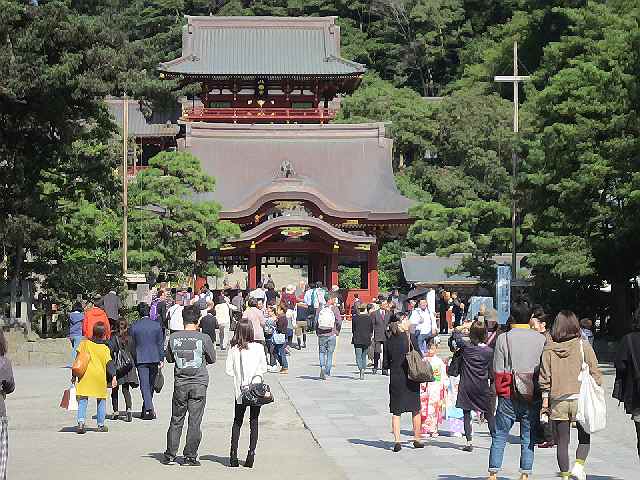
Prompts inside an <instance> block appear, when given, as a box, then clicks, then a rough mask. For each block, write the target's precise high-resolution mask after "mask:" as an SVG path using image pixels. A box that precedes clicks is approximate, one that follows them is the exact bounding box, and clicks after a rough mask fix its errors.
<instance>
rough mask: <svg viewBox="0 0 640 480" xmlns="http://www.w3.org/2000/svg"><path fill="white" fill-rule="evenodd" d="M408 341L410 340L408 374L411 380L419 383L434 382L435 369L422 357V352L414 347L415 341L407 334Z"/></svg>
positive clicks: (407, 356)
mask: <svg viewBox="0 0 640 480" xmlns="http://www.w3.org/2000/svg"><path fill="white" fill-rule="evenodd" d="M407 341H408V342H409V352H408V353H407V355H406V359H407V366H408V368H407V376H408V377H409V380H412V381H414V382H417V383H427V382H433V369H432V368H431V363H430V362H425V361H424V360H423V359H422V355H421V354H420V352H418V351H416V350H415V349H414V348H413V342H412V341H411V338H410V337H409V335H407Z"/></svg>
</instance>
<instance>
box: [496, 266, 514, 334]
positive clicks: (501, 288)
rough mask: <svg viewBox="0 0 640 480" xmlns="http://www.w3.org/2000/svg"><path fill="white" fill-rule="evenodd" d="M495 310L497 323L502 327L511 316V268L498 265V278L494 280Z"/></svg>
mask: <svg viewBox="0 0 640 480" xmlns="http://www.w3.org/2000/svg"><path fill="white" fill-rule="evenodd" d="M496 309H497V310H498V323H499V324H500V325H504V324H506V323H507V320H508V319H509V315H510V314H511V266H510V265H498V278H497V280H496Z"/></svg>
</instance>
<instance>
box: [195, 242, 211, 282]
mask: <svg viewBox="0 0 640 480" xmlns="http://www.w3.org/2000/svg"><path fill="white" fill-rule="evenodd" d="M207 260H209V251H208V250H207V249H206V248H205V247H198V249H197V250H196V261H197V262H204V263H206V262H207ZM205 283H207V277H196V281H195V285H194V286H195V291H196V292H199V291H200V289H201V288H202V286H203V285H204V284H205Z"/></svg>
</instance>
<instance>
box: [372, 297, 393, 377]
mask: <svg viewBox="0 0 640 480" xmlns="http://www.w3.org/2000/svg"><path fill="white" fill-rule="evenodd" d="M389 317H390V315H389V305H388V303H387V302H386V301H384V302H382V305H380V308H379V309H378V310H376V311H375V312H373V313H372V314H371V320H372V322H373V374H374V375H375V374H376V373H378V365H380V355H381V354H382V351H383V350H384V344H385V343H386V341H387V327H388V326H389ZM382 374H383V375H388V374H389V372H388V371H387V370H385V369H383V370H382Z"/></svg>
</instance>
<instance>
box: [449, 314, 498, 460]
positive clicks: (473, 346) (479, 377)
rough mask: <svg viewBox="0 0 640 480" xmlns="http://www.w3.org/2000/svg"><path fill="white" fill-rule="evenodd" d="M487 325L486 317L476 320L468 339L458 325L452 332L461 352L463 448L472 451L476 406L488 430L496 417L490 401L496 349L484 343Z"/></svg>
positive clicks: (454, 341)
mask: <svg viewBox="0 0 640 480" xmlns="http://www.w3.org/2000/svg"><path fill="white" fill-rule="evenodd" d="M486 339H487V327H486V324H485V322H484V320H476V321H475V322H473V323H472V324H471V326H470V327H469V341H467V340H466V339H464V337H463V333H462V332H461V331H460V330H458V329H456V330H455V331H454V333H453V344H454V346H455V348H456V350H457V349H459V350H460V354H461V355H462V368H461V370H460V384H459V386H458V400H457V402H456V407H458V408H461V409H462V411H463V412H464V434H465V437H466V439H467V444H466V445H465V446H464V448H463V450H464V451H465V452H471V451H473V430H472V427H471V412H472V411H473V410H475V411H477V412H482V413H484V415H485V418H486V420H487V423H488V424H489V430H490V431H491V432H493V431H494V429H495V419H494V415H493V410H492V409H491V408H489V405H490V396H491V395H490V387H489V376H490V371H491V368H492V363H493V350H492V349H491V348H489V347H488V346H487V345H485V341H486Z"/></svg>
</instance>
